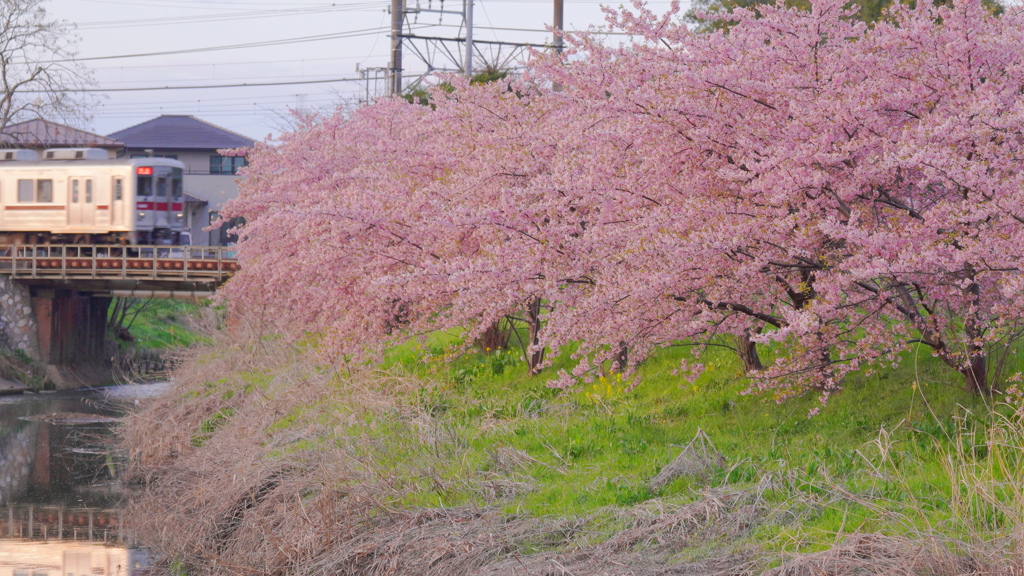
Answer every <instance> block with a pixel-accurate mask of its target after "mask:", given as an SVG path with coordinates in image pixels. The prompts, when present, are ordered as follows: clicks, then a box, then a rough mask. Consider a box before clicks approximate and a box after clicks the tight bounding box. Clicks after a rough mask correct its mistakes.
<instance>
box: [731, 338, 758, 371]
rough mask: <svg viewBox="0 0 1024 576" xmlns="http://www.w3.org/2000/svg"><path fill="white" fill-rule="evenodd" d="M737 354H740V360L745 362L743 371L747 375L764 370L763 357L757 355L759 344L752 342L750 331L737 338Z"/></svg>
mask: <svg viewBox="0 0 1024 576" xmlns="http://www.w3.org/2000/svg"><path fill="white" fill-rule="evenodd" d="M736 352H737V353H739V355H740V360H742V361H743V371H744V372H746V373H747V374H750V373H751V372H757V371H759V370H764V364H762V363H761V356H760V355H758V353H757V344H756V343H754V342H752V341H751V340H750V331H745V332H743V334H738V335H737V336H736Z"/></svg>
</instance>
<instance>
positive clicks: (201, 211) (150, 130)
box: [107, 115, 256, 246]
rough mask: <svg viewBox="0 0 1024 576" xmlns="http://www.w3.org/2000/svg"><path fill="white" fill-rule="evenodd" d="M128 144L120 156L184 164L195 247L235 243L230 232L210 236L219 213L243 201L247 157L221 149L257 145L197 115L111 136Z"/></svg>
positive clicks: (164, 119)
mask: <svg viewBox="0 0 1024 576" xmlns="http://www.w3.org/2000/svg"><path fill="white" fill-rule="evenodd" d="M107 137H108V138H110V139H111V140H115V141H118V142H122V143H123V146H124V147H123V149H122V151H121V152H120V153H119V156H123V157H130V158H135V157H145V156H159V157H163V158H174V159H176V160H178V161H180V162H182V163H183V164H185V175H184V188H185V212H186V214H185V218H186V222H187V223H188V227H189V229H190V230H191V233H192V243H193V244H197V245H208V246H223V245H226V244H228V243H229V242H230V240H231V238H230V237H229V236H228V234H227V230H228V227H224V228H221V229H220V230H214V231H211V232H206V231H204V230H203V228H206V227H208V226H209V225H210V223H211V222H214V221H216V220H217V218H218V217H219V216H218V211H219V210H220V208H221V206H223V205H224V203H225V202H227V201H228V200H230V199H232V198H235V197H236V196H238V184H237V182H236V180H237V178H238V176H237V174H238V169H239V168H241V167H242V166H244V165H245V158H244V157H242V156H231V155H223V154H221V153H220V152H218V150H223V149H237V148H252V147H253V146H254V145H255V144H256V142H255V141H254V140H252V139H251V138H247V137H245V136H242V135H240V134H236V133H235V132H232V131H230V130H227V129H225V128H221V127H220V126H215V125H213V124H210V123H209V122H205V121H203V120H200V119H198V118H195V117H194V116H180V115H165V116H160V117H157V118H154V119H152V120H149V121H147V122H143V123H141V124H136V125H135V126H131V127H130V128H125V129H124V130H120V131H117V132H114V133H113V134H109V135H108V136H107Z"/></svg>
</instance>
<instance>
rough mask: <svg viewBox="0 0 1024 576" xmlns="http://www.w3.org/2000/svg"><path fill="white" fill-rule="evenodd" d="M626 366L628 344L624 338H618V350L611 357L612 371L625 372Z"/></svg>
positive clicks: (627, 361)
mask: <svg viewBox="0 0 1024 576" xmlns="http://www.w3.org/2000/svg"><path fill="white" fill-rule="evenodd" d="M627 366H629V346H628V345H627V344H626V341H625V340H620V341H619V351H618V352H616V353H615V356H614V357H613V358H612V371H613V372H625V371H626V367H627Z"/></svg>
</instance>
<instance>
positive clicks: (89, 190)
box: [85, 180, 92, 203]
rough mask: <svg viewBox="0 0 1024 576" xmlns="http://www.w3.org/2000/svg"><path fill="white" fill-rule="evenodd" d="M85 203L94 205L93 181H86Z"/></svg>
mask: <svg viewBox="0 0 1024 576" xmlns="http://www.w3.org/2000/svg"><path fill="white" fill-rule="evenodd" d="M85 201H86V202H88V203H92V180H86V181H85Z"/></svg>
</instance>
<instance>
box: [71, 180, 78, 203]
mask: <svg viewBox="0 0 1024 576" xmlns="http://www.w3.org/2000/svg"><path fill="white" fill-rule="evenodd" d="M71 202H73V203H76V204H77V203H78V180H72V181H71Z"/></svg>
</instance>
